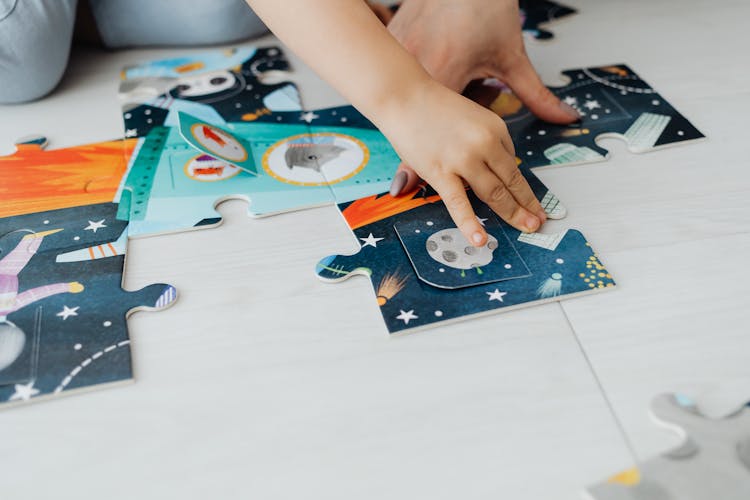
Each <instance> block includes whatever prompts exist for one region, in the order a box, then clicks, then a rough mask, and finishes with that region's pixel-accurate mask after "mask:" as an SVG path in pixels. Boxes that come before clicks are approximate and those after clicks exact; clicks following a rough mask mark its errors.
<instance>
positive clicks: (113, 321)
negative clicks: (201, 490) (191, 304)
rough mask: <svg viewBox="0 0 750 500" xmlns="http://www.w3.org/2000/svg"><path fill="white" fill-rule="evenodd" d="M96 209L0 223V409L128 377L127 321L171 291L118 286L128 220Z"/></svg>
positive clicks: (162, 302) (106, 206)
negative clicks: (130, 290) (118, 218)
mask: <svg viewBox="0 0 750 500" xmlns="http://www.w3.org/2000/svg"><path fill="white" fill-rule="evenodd" d="M116 212H117V205H116V204H114V203H99V204H93V205H82V206H73V207H69V208H61V209H56V210H49V211H44V212H38V213H27V214H24V215H16V216H12V217H4V218H0V403H3V404H4V403H13V402H24V401H28V400H30V399H35V398H41V397H46V396H54V395H58V394H60V393H64V394H67V393H69V392H74V391H78V390H83V389H91V388H93V387H95V386H102V385H105V384H106V385H108V384H114V383H121V382H126V381H129V380H131V379H132V369H131V363H130V339H129V337H128V330H127V322H126V318H127V316H128V315H129V314H131V313H133V312H135V311H136V310H140V309H162V308H164V307H167V306H169V305H170V304H172V303H173V302H174V300H175V299H176V292H175V289H174V288H173V287H172V286H170V285H164V284H158V285H151V286H148V287H145V288H143V289H141V290H139V291H135V292H128V291H125V290H123V289H122V276H123V265H124V262H125V255H124V250H125V248H124V244H125V239H126V237H127V232H126V227H127V222H122V221H118V220H117V219H116V217H115V215H116Z"/></svg>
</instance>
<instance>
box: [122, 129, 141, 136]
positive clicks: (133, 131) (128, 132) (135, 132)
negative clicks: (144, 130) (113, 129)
mask: <svg viewBox="0 0 750 500" xmlns="http://www.w3.org/2000/svg"><path fill="white" fill-rule="evenodd" d="M137 135H138V129H137V128H129V129H127V130H126V131H125V137H135V136H137Z"/></svg>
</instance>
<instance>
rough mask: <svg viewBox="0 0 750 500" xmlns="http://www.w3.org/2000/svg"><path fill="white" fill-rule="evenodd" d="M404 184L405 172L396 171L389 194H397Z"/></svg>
mask: <svg viewBox="0 0 750 500" xmlns="http://www.w3.org/2000/svg"><path fill="white" fill-rule="evenodd" d="M405 185H406V172H396V176H395V177H394V178H393V181H392V182H391V190H390V193H391V196H398V195H399V194H401V190H402V189H404V186H405Z"/></svg>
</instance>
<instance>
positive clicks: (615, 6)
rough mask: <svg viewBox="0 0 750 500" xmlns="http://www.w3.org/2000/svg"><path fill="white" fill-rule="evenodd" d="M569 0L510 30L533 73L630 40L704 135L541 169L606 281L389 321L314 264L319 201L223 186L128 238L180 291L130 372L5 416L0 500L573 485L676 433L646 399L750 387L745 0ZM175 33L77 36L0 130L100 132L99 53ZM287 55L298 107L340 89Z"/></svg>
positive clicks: (8, 133) (710, 395)
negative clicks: (539, 20) (49, 83)
mask: <svg viewBox="0 0 750 500" xmlns="http://www.w3.org/2000/svg"><path fill="white" fill-rule="evenodd" d="M567 3H569V4H572V5H575V6H578V7H579V8H580V10H581V12H580V13H579V14H578V15H576V16H573V17H571V18H568V19H565V20H563V21H560V22H559V23H556V24H555V25H553V26H552V28H551V29H552V30H553V31H554V32H555V33H556V35H557V38H556V39H555V40H553V41H551V42H546V43H542V42H529V43H528V50H529V53H530V55H531V57H532V59H533V60H534V61H535V63H536V65H537V67H538V68H539V70H540V72H541V73H542V74H543V76H544V78H545V80H546V81H547V82H548V83H550V84H554V83H555V82H556V81H557V78H556V75H557V73H558V72H559V71H560V70H563V69H567V68H575V67H581V66H593V65H600V64H607V63H619V62H625V63H627V64H629V65H630V66H631V67H632V68H633V69H635V70H636V71H637V72H638V73H639V74H640V75H641V76H643V77H644V78H645V79H646V80H647V81H648V82H649V83H651V84H652V85H653V86H654V87H655V88H656V89H657V90H658V91H660V92H661V93H662V94H663V95H664V96H665V97H666V98H667V99H669V101H670V102H671V103H672V104H673V105H675V106H676V107H677V108H678V109H679V110H680V111H682V112H683V113H684V114H685V115H687V116H688V117H689V118H690V119H691V120H692V121H693V122H694V123H695V124H696V125H697V126H698V128H700V129H701V130H702V131H703V132H704V133H705V134H706V135H707V136H708V139H707V140H706V141H703V142H700V143H695V144H691V145H686V146H684V147H675V148H671V149H666V150H664V151H659V152H654V153H649V154H644V155H638V156H636V155H633V154H631V153H629V152H628V151H627V150H626V149H625V148H624V145H623V144H621V143H619V142H618V141H613V140H608V141H603V142H602V144H603V145H604V146H605V147H607V148H609V149H611V151H612V158H611V159H610V160H609V161H608V162H607V163H604V164H597V165H589V166H580V167H571V168H561V169H556V170H546V171H543V172H540V174H539V175H540V177H542V178H543V179H544V181H545V182H546V183H547V184H548V185H549V186H550V188H551V189H552V190H553V191H554V192H555V193H556V194H557V195H558V196H559V197H560V198H561V199H562V200H563V202H564V203H565V204H566V206H567V207H568V209H569V212H570V215H569V217H568V218H567V219H566V220H565V221H562V223H563V224H565V225H569V226H571V227H575V228H578V229H580V230H582V231H583V232H584V233H585V234H586V236H587V237H588V239H589V240H590V241H591V242H592V244H593V245H594V246H595V248H596V249H597V250H598V252H599V254H600V257H601V259H602V260H603V262H604V263H605V264H606V265H607V266H608V268H609V269H610V270H611V272H612V274H613V275H614V276H615V278H616V279H617V281H618V283H619V285H620V286H619V288H618V289H617V290H615V291H613V292H611V293H606V294H600V295H596V296H592V297H588V298H581V299H577V300H572V301H568V302H565V303H563V304H562V306H561V305H558V304H550V305H545V306H541V307H534V308H530V309H526V310H523V311H518V312H512V313H509V314H505V315H498V316H494V317H489V318H484V319H480V320H476V321H470V322H466V323H463V324H460V325H451V326H448V327H443V328H435V329H434V330H431V331H426V332H420V333H416V334H412V335H404V336H400V337H396V338H389V337H388V335H387V333H386V331H385V328H384V327H383V325H382V321H381V318H380V315H379V311H378V310H377V306H376V304H375V301H374V300H373V296H372V289H371V286H370V284H369V282H368V280H367V279H365V278H361V279H359V278H357V279H352V280H349V281H348V282H344V283H341V284H337V285H329V284H323V283H321V282H319V281H318V280H317V278H316V277H315V276H314V273H313V268H314V264H315V263H316V262H317V260H318V258H320V257H321V256H324V255H328V254H330V253H332V252H346V251H348V250H354V249H355V248H356V245H355V242H354V241H353V240H352V237H351V235H350V233H349V231H348V229H347V228H346V226H345V224H344V222H343V221H342V220H341V218H340V216H339V215H338V213H337V211H336V209H335V208H334V207H324V208H319V209H314V210H308V211H303V212H298V213H293V214H287V215H281V216H277V217H272V218H268V219H261V220H251V219H249V218H247V217H246V216H245V215H244V210H245V207H244V205H243V204H242V203H240V202H228V203H225V204H224V205H222V206H221V207H220V210H221V212H222V214H224V215H225V217H226V223H225V224H224V225H223V226H221V227H219V228H216V229H207V230H201V231H194V232H190V233H184V234H180V235H174V236H166V237H156V238H147V239H140V240H135V241H132V242H131V244H130V247H129V253H128V267H127V273H126V283H125V286H126V288H128V289H137V288H139V287H141V286H143V285H146V284H149V283H152V282H168V283H172V284H173V285H175V286H176V287H177V288H178V289H179V291H180V293H181V297H180V300H179V301H178V303H177V304H176V305H175V306H174V307H173V308H171V309H169V310H167V311H164V312H160V313H153V314H149V313H139V314H136V315H134V316H133V317H132V318H131V320H130V328H131V336H132V339H133V351H134V358H135V370H136V376H137V382H136V383H135V384H134V385H131V386H128V387H125V388H119V389H111V390H105V391H101V392H95V393H91V394H87V395H81V396H77V397H71V398H67V399H61V400H59V401H51V402H45V403H40V404H38V405H29V406H27V407H21V408H15V409H12V410H8V411H2V412H0V443H1V444H0V470H2V471H3V472H2V473H1V474H0V478H1V480H2V493H0V496H2V498H8V499H14V500H15V499H31V498H52V497H53V496H54V497H56V498H77V499H89V498H91V499H93V498H101V497H102V496H106V497H107V498H111V499H130V498H135V497H139V498H182V499H188V498H196V499H203V498H222V499H227V498H243V499H244V498H257V499H264V500H266V499H285V500H286V499H292V498H304V499H313V498H316V499H317V498H321V499H323V498H325V499H327V500H328V499H346V500H350V499H352V498H357V499H360V500H364V499H383V498H388V499H414V498H431V499H442V498H445V499H451V500H455V499H464V498H465V499H506V498H507V499H510V498H513V499H520V500H525V499H534V500H535V499H552V498H555V499H576V498H579V495H580V491H581V490H582V488H583V487H584V486H585V485H586V484H589V483H592V482H596V481H598V480H601V479H603V478H605V477H607V476H608V475H610V474H611V473H614V472H617V471H619V470H620V469H623V468H626V467H629V466H631V465H632V464H633V463H634V461H635V460H636V459H643V458H647V457H648V456H650V455H653V454H655V453H658V452H659V451H661V450H664V449H667V448H669V447H670V446H672V445H674V444H675V443H676V442H677V441H678V438H677V436H676V435H672V434H670V433H669V432H668V431H664V430H662V429H660V428H658V427H657V426H655V425H654V424H653V423H652V422H651V421H650V419H649V418H648V415H647V407H648V403H649V401H650V399H651V398H652V397H653V396H654V395H656V394H658V393H660V392H664V391H679V392H683V393H686V394H689V395H691V396H693V397H694V398H695V399H697V400H698V401H699V402H700V403H701V405H702V406H703V407H704V408H705V409H706V411H708V412H711V413H714V414H721V413H723V412H726V411H728V410H729V409H731V408H733V407H736V406H737V405H739V404H740V403H742V402H743V401H747V400H749V399H750V364H749V363H748V361H747V353H748V352H749V351H750V307H748V306H750V297H749V296H748V288H749V287H748V283H750V270H748V269H749V268H748V267H746V266H747V263H746V261H747V256H748V255H750V217H748V209H750V165H749V164H748V160H747V154H746V153H745V151H746V149H747V144H748V139H747V130H748V127H747V125H746V124H745V122H746V117H747V116H748V112H750V69H749V67H748V65H747V42H746V41H747V35H746V29H747V27H746V20H747V18H748V16H749V15H750V3H748V2H747V1H745V0H735V1H723V2H714V1H708V0H705V1H702V2H701V1H693V2H690V5H688V2H680V1H677V0H671V1H667V0H664V1H661V2H647V1H645V0H644V1H639V2H624V1H622V2H617V3H615V2H596V1H594V0H575V1H573V0H570V1H568V2H567ZM268 40H270V38H269V39H266V40H264V41H268ZM743 40H744V42H743ZM185 51H186V50H185V49H182V50H149V51H146V50H138V51H127V52H120V53H102V52H93V51H80V50H79V51H76V52H75V53H74V54H73V58H72V61H71V67H70V70H69V72H68V74H67V75H66V77H65V80H64V81H63V83H62V85H61V87H60V88H59V89H58V90H57V91H56V92H55V93H54V94H53V95H51V96H50V97H48V98H47V99H45V100H43V101H40V102H37V103H34V104H29V105H24V106H12V107H0V152H3V151H4V152H10V151H12V147H11V143H12V141H13V139H15V138H17V137H20V136H23V135H25V134H29V133H43V134H46V135H47V136H48V137H49V138H50V139H51V147H64V146H70V145H75V144H80V143H88V142H95V141H98V140H105V139H111V138H116V137H119V136H121V134H122V132H123V130H122V123H121V117H120V114H119V112H118V106H117V101H116V97H115V96H116V90H117V85H118V72H119V69H120V68H121V67H122V66H123V65H126V64H132V63H136V62H139V61H143V60H149V59H157V58H161V57H166V56H170V55H174V54H178V53H183V52H185ZM294 61H295V64H294V66H295V69H296V75H297V76H296V77H295V78H296V80H297V81H298V83H299V85H300V87H301V90H302V93H303V97H304V99H305V101H306V104H307V105H308V106H309V107H321V106H327V105H334V104H340V103H341V102H342V101H341V100H340V98H339V97H337V96H336V94H335V93H334V92H333V91H332V90H330V88H328V87H327V86H326V85H325V84H323V83H321V82H320V81H319V80H318V79H317V78H316V77H314V75H312V74H311V73H310V71H309V70H308V69H307V68H305V67H304V65H302V64H301V63H300V62H299V61H297V60H296V59H295V60H294ZM555 224H557V225H560V224H561V223H560V222H556V223H555ZM552 229H554V225H551V227H550V230H552ZM592 370H593V371H592Z"/></svg>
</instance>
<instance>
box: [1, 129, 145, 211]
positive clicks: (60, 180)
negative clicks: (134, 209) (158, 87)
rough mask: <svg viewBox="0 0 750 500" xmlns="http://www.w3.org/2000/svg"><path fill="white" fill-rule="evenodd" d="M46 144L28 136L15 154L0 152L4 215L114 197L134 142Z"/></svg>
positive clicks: (82, 203)
mask: <svg viewBox="0 0 750 500" xmlns="http://www.w3.org/2000/svg"><path fill="white" fill-rule="evenodd" d="M46 145H47V140H46V138H44V137H41V136H37V137H34V136H32V137H27V138H24V139H19V140H18V141H16V148H17V149H16V152H15V153H14V154H12V155H10V156H0V199H2V203H0V217H10V216H13V215H21V214H27V213H33V212H44V211H47V210H54V209H57V208H68V207H76V206H83V205H90V204H95V203H103V202H111V201H113V200H114V199H115V198H116V196H117V190H118V187H119V185H120V181H121V178H122V176H123V175H124V174H125V171H126V169H127V160H126V158H125V156H127V155H129V154H131V153H132V151H133V149H134V148H135V146H136V141H135V140H134V139H129V140H125V141H108V142H99V143H94V144H85V145H83V146H75V147H72V148H64V149H55V150H51V151H48V150H45V149H44V148H45V147H46Z"/></svg>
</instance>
